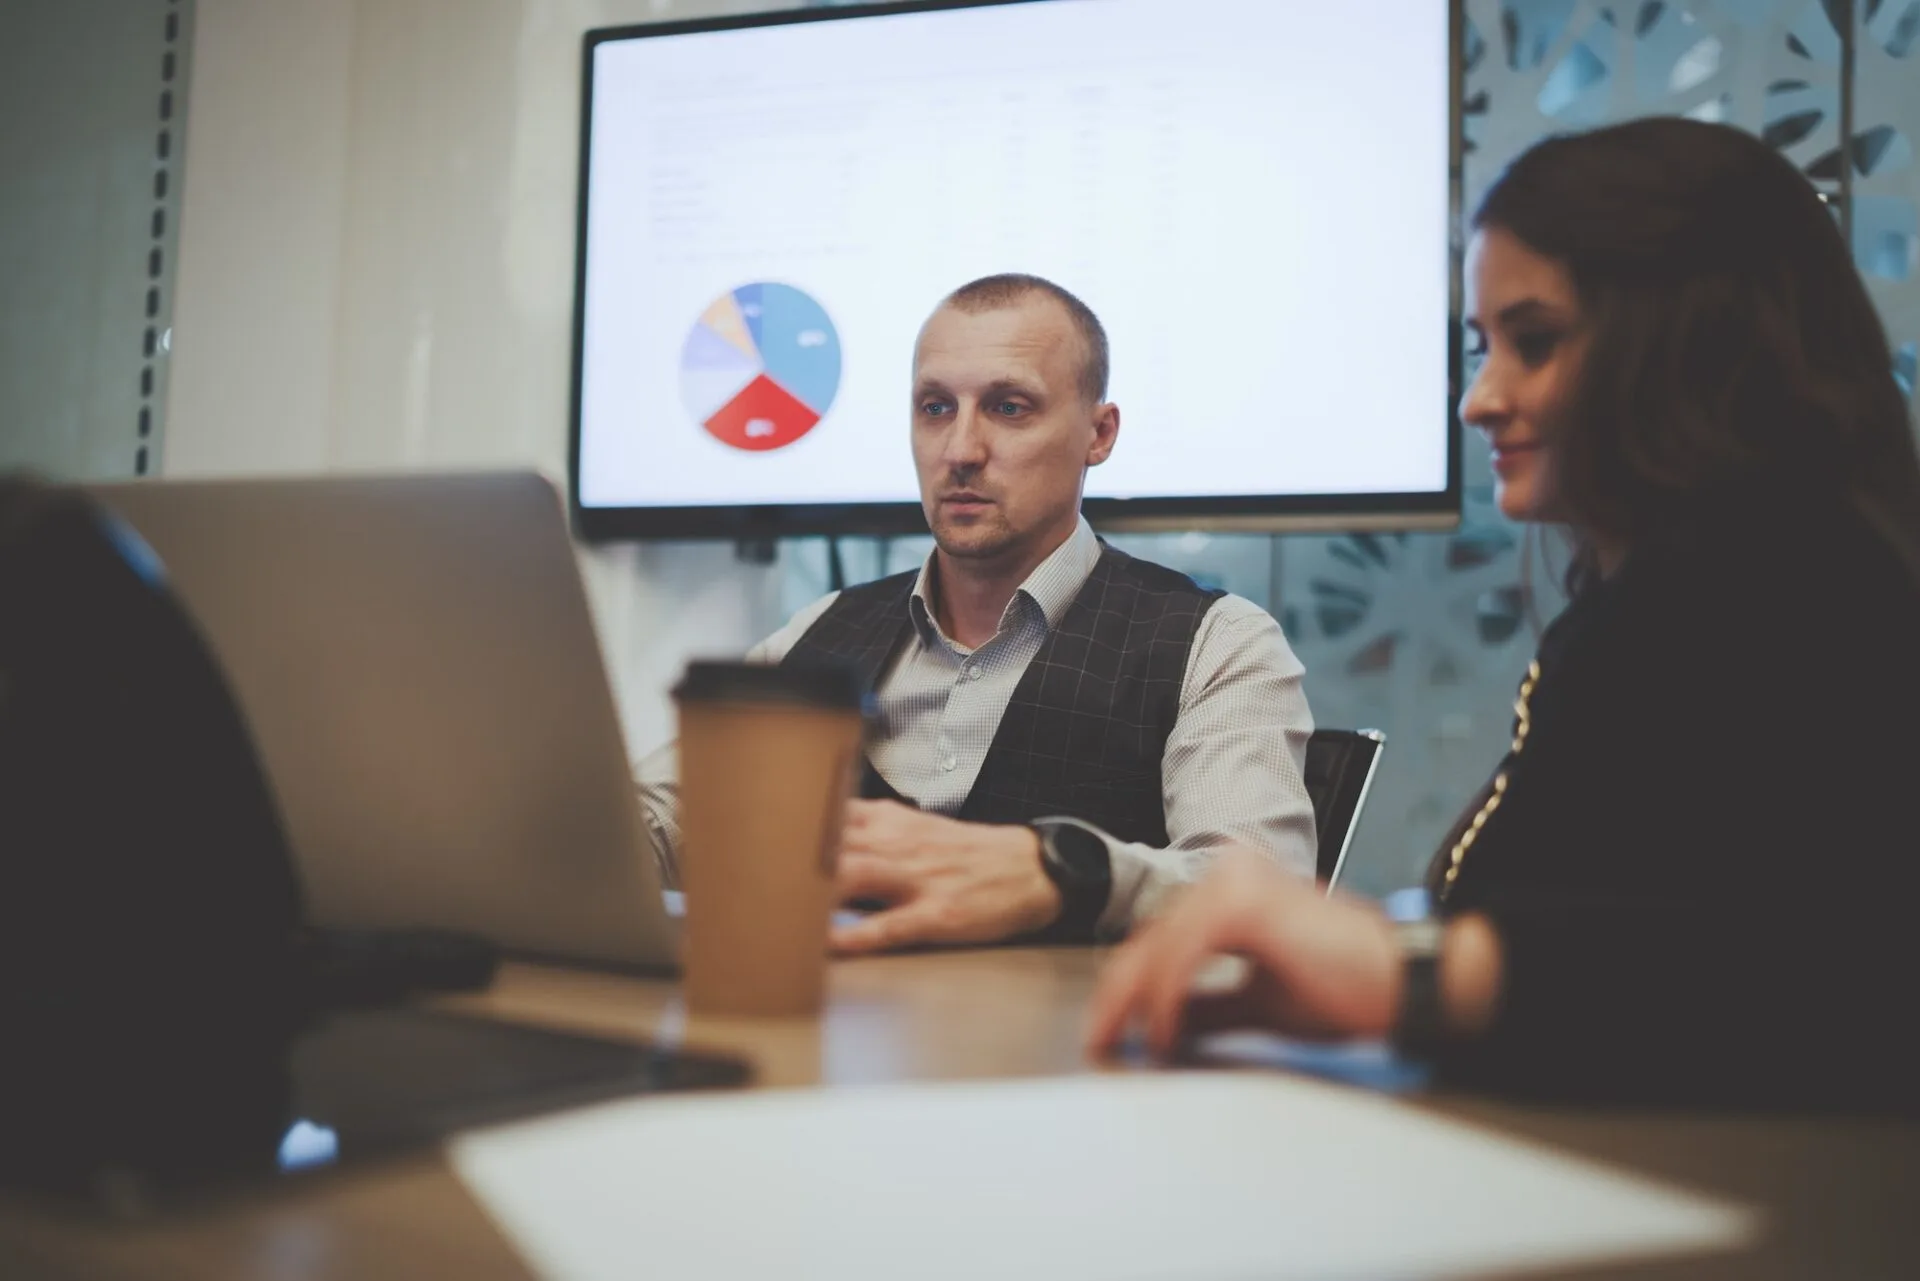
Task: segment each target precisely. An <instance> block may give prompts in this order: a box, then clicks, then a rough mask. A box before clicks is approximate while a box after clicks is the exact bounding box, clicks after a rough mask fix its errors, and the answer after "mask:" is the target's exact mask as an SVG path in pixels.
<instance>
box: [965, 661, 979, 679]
mask: <svg viewBox="0 0 1920 1281" xmlns="http://www.w3.org/2000/svg"><path fill="white" fill-rule="evenodd" d="M967 679H968V680H970V681H977V680H979V679H980V665H979V664H978V663H969V664H967Z"/></svg>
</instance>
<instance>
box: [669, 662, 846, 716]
mask: <svg viewBox="0 0 1920 1281" xmlns="http://www.w3.org/2000/svg"><path fill="white" fill-rule="evenodd" d="M673 697H674V699H675V700H676V701H678V702H682V703H760V704H765V703H776V704H783V705H786V706H790V707H817V708H822V709H825V710H829V711H848V712H865V711H866V710H867V703H868V698H867V687H866V681H865V680H863V679H862V678H861V675H860V672H859V669H858V668H855V667H853V666H851V665H849V664H846V663H836V662H831V661H824V660H823V661H820V662H805V663H781V664H773V663H744V662H737V661H729V660H718V659H696V660H694V661H693V662H691V663H688V664H687V671H686V674H685V675H684V676H682V677H681V678H680V683H679V684H678V685H676V686H674V689H673Z"/></svg>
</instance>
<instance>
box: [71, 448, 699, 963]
mask: <svg viewBox="0 0 1920 1281" xmlns="http://www.w3.org/2000/svg"><path fill="white" fill-rule="evenodd" d="M89 492H90V493H92V494H93V495H94V496H95V497H97V498H98V499H100V500H101V501H102V502H104V503H105V505H106V506H107V507H108V508H109V509H110V510H112V511H114V512H116V513H117V514H118V515H119V516H121V517H122V518H123V519H124V520H125V521H126V522H127V523H128V524H129V525H131V526H132V527H133V529H134V530H135V531H137V532H138V533H139V534H140V536H141V537H142V538H143V539H144V540H145V541H146V542H147V544H148V545H149V546H151V547H152V549H153V550H154V552H155V553H156V554H157V555H158V556H159V558H160V560H161V562H162V563H163V564H164V565H165V567H166V571H167V575H168V577H169V578H170V580H171V581H172V583H173V586H174V588H175V590H176V591H177V592H178V593H179V594H180V596H181V598H182V599H183V600H184V601H185V603H186V606H187V608H188V609H189V611H191V613H192V614H193V616H194V617H195V618H196V619H197V620H198V621H199V624H200V627H201V629H202V631H203V633H204V634H205V636H206V638H207V640H208V642H209V643H210V644H211V646H212V648H213V649H214V651H215V653H216V654H217V655H218V656H219V658H220V660H221V662H222V663H223V664H224V666H225V668H226V672H227V677H228V680H229V682H230V684H231V685H232V687H233V691H234V695H235V697H236V698H237V699H238V700H239V703H240V706H241V709H242V711H243V712H244V713H245V715H246V718H247V720H248V723H249V725H250V727H251V729H252V732H253V737H254V741H255V744H256V745H257V747H258V749H259V751H260V753H261V756H262V758H263V761H264V765H265V770H266V773H267V776H268V779H269V781H270V783H271V785H272V787H273V790H274V793H275V796H276V798H277V800H278V802H279V805H280V813H281V819H282V822H283V823H284V824H285V826H286V829H287V836H288V839H289V841H290V843H291V845H292V847H293V851H294V856H295V860H296V862H297V864H298V868H299V873H300V878H301V881H302V885H303V889H304V891H305V899H306V908H307V914H308V917H309V919H310V920H312V921H313V922H314V923H315V924H318V925H323V926H334V927H344V928H375V929H409V928H412V929H418V928H431V929H442V930H452V931H459V932H463V933H468V934H474V935H478V936H481V937H483V938H486V939H489V940H491V941H492V942H494V943H496V944H497V945H499V946H500V947H501V948H503V949H504V950H506V951H508V952H511V953H515V954H520V955H527V956H533V957H544V958H553V959H561V960H567V961H572V962H586V963H589V964H596V965H604V966H613V967H618V968H622V969H638V970H647V971H656V972H657V971H670V970H672V969H673V968H675V966H676V961H675V957H676V946H675V944H676V937H675V930H674V926H675V924H676V922H674V921H673V920H671V919H670V918H669V916H668V913H667V911H666V908H665V904H664V903H663V899H662V893H661V888H662V887H661V882H660V876H659V862H658V859H657V858H656V856H655V852H654V850H653V848H652V843H651V841H650V839H649V836H648V832H647V828H646V825H645V823H644V821H643V820H642V818H641V814H640V806H639V798H638V795H637V794H636V791H635V787H634V783H633V779H632V776H631V773H630V770H629V767H628V760H627V753H626V747H625V742H624V739H623V737H622V734H621V729H620V724H619V720H618V717H617V715H616V713H615V709H614V702H613V694H612V689H611V687H610V686H609V684H608V680H607V673H606V667H605V665H604V663H603V662H602V658H601V653H600V647H599V642H598V639H597V637H596V634H595V632H594V627H593V621H592V617H591V615H590V614H589V612H588V606H587V598H586V593H585V591H584V589H583V587H582V585H581V580H580V572H579V566H578V564H577V562H576V561H575V559H574V548H573V543H572V540H571V538H570V537H569V534H568V530H567V523H566V516H565V509H564V506H563V504H562V501H561V498H560V496H559V494H558V493H557V492H556V491H555V489H554V488H553V486H552V485H551V484H550V483H549V482H548V481H546V480H545V479H544V478H542V477H540V476H539V475H537V474H534V473H531V472H516V473H500V474H485V475H415V476H377V477H373V476H328V477H316V478H303V479H285V480H278V479H276V480H219V481H141V482H134V483H130V484H113V485H98V486H90V487H89Z"/></svg>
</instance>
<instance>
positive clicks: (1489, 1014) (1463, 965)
mask: <svg viewBox="0 0 1920 1281" xmlns="http://www.w3.org/2000/svg"><path fill="white" fill-rule="evenodd" d="M1439 970H1440V974H1439V979H1440V1010H1441V1019H1442V1021H1443V1022H1444V1024H1445V1026H1446V1029H1447V1035H1448V1036H1449V1037H1450V1038H1459V1039H1466V1038H1471V1037H1475V1036H1478V1035H1480V1034H1481V1033H1482V1032H1484V1031H1486V1030H1487V1028H1488V1027H1490V1026H1491V1025H1492V1023H1493V1016H1494V1012H1495V1010H1496V1008H1497V1007H1498V1005H1499V1002H1500V985H1501V954H1500V936H1499V934H1497V933H1495V932H1494V928H1493V923H1492V922H1491V921H1489V920H1488V919H1487V918H1486V917H1484V916H1480V915H1477V914H1472V915H1467V916H1462V917H1458V918H1456V919H1454V920H1452V921H1449V922H1448V923H1447V930H1446V934H1445V936H1444V937H1443V938H1442V940H1441V943H1440V964H1439Z"/></svg>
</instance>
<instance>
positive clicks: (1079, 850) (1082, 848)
mask: <svg viewBox="0 0 1920 1281" xmlns="http://www.w3.org/2000/svg"><path fill="white" fill-rule="evenodd" d="M1031 826H1032V829H1033V832H1034V834H1035V836H1036V837H1037V838H1038V840H1039V843H1040V866H1041V869H1042V872H1043V874H1044V875H1045V876H1046V877H1047V879H1048V880H1049V881H1051V882H1052V883H1053V885H1054V887H1055V889H1056V890H1057V892H1058V894H1059V898H1060V909H1059V911H1058V913H1057V914H1056V917H1055V919H1054V921H1053V923H1052V929H1051V931H1050V933H1051V936H1052V937H1054V938H1056V939H1060V940H1066V941H1074V942H1080V941H1085V940H1089V939H1091V938H1093V936H1094V931H1095V929H1096V927H1097V926H1098V925H1099V922H1100V917H1101V915H1102V914H1103V913H1104V912H1105V911H1106V906H1107V900H1108V898H1109V897H1110V896H1111V895H1112V893H1113V855H1112V850H1111V849H1110V847H1109V844H1108V840H1107V837H1106V835H1105V833H1103V832H1101V831H1100V829H1099V828H1097V827H1094V826H1093V825H1092V824H1091V823H1085V822H1082V821H1081V820H1079V819H1075V818H1065V817H1057V818H1037V819H1035V820H1033V823H1032V824H1031Z"/></svg>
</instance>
